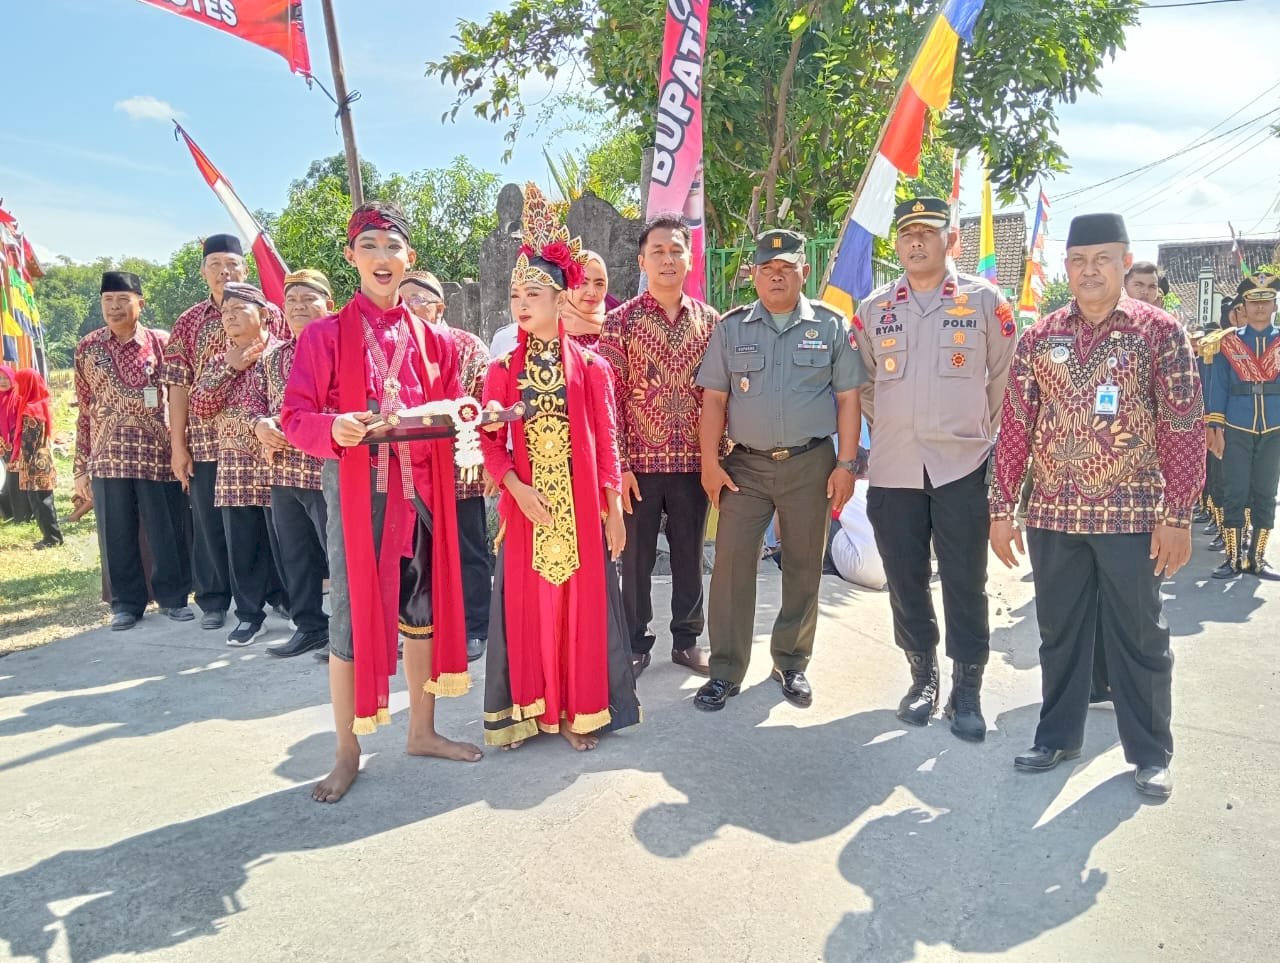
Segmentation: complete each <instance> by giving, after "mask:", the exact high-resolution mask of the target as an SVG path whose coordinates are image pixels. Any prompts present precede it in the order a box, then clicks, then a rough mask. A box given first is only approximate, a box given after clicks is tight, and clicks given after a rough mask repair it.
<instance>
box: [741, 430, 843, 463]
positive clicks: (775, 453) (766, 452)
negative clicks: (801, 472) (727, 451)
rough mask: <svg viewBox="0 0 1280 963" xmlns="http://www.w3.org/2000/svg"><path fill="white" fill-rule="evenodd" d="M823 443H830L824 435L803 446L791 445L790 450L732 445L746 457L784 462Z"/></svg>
mask: <svg viewBox="0 0 1280 963" xmlns="http://www.w3.org/2000/svg"><path fill="white" fill-rule="evenodd" d="M823 442H826V443H827V444H830V443H831V439H829V438H827V437H826V436H825V435H824V436H823V437H821V438H810V439H809V440H808V441H806V442H805V443H804V444H803V445H793V446H792V447H791V448H748V447H747V446H746V445H739V444H738V443H737V442H735V443H734V448H740V449H742V450H743V451H745V452H746V453H747V454H748V455H763V456H764V457H765V458H772V459H773V460H774V461H786V460H787V459H788V458H791V457H792V456H793V455H803V454H804V453H805V452H806V451H813V449H815V448H817V447H818V446H819V445H821V444H822V443H823Z"/></svg>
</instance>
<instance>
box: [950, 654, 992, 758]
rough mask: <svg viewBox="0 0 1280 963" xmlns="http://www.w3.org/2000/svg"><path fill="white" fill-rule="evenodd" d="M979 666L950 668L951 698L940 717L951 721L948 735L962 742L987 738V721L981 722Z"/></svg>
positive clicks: (958, 665) (953, 665) (980, 667)
mask: <svg viewBox="0 0 1280 963" xmlns="http://www.w3.org/2000/svg"><path fill="white" fill-rule="evenodd" d="M983 668H984V667H983V666H980V665H965V664H964V663H963V662H953V663H952V665H951V698H950V699H948V700H947V707H946V708H945V709H944V710H943V714H944V715H945V716H946V717H947V718H948V719H950V720H951V731H952V732H953V733H955V734H956V735H957V736H959V737H960V738H961V739H964V740H965V741H966V742H981V741H982V740H983V739H985V738H987V720H986V719H984V718H982V702H981V700H980V699H979V695H980V694H981V692H982V670H983Z"/></svg>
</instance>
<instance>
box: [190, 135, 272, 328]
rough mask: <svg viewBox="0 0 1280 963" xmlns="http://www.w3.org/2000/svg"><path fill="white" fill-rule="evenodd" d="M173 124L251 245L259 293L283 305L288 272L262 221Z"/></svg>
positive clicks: (201, 173)
mask: <svg viewBox="0 0 1280 963" xmlns="http://www.w3.org/2000/svg"><path fill="white" fill-rule="evenodd" d="M173 126H174V127H177V128H178V133H179V134H181V135H182V139H183V140H184V141H186V142H187V148H188V150H190V151H191V156H192V157H193V158H194V159H195V162H196V167H197V168H199V170H200V176H201V177H203V178H204V181H205V183H206V184H208V185H209V186H210V187H211V188H212V189H213V193H214V194H216V195H218V200H220V201H222V206H223V207H225V208H226V209H227V213H228V214H230V215H231V220H233V221H235V222H236V228H237V229H238V230H239V232H240V233H241V234H243V235H244V236H245V239H246V240H248V242H249V245H250V246H251V247H252V248H253V257H254V260H255V261H257V262H258V279H259V280H260V281H261V282H262V293H263V294H265V295H266V296H267V300H268V301H271V302H272V303H273V304H277V305H283V304H284V276H285V275H286V274H288V273H289V269H288V268H287V267H285V263H284V261H282V260H281V259H280V255H279V253H277V251H276V247H275V245H274V244H272V243H271V238H270V237H268V236H267V232H266V231H264V230H263V229H262V225H261V224H259V223H258V219H257V218H256V217H254V216H253V214H252V213H251V212H250V211H249V208H247V207H245V206H244V201H242V200H240V198H239V197H237V196H236V192H235V191H234V190H233V189H232V187H231V183H230V182H229V181H228V180H227V179H226V178H225V177H223V176H222V173H221V171H219V170H218V168H216V167H214V166H213V162H212V161H211V160H209V158H208V157H206V156H205V153H204V151H202V150H201V149H200V148H199V147H197V146H196V142H195V141H193V140H192V139H191V135H190V134H188V133H187V132H186V131H185V130H183V129H182V125H181V124H179V123H178V122H177V121H174V122H173Z"/></svg>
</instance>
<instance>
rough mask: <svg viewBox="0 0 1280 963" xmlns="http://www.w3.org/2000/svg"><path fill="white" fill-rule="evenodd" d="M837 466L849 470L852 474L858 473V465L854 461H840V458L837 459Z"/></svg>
mask: <svg viewBox="0 0 1280 963" xmlns="http://www.w3.org/2000/svg"><path fill="white" fill-rule="evenodd" d="M836 467H837V468H843V469H844V470H845V471H847V472H849V473H850V474H853V475H856V474H858V467H857V465H856V463H854V462H853V461H840V460H837V461H836Z"/></svg>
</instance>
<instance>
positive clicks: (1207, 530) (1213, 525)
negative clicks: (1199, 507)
mask: <svg viewBox="0 0 1280 963" xmlns="http://www.w3.org/2000/svg"><path fill="white" fill-rule="evenodd" d="M1200 534H1201V535H1217V534H1218V523H1217V522H1216V521H1210V522H1209V524H1208V525H1206V526H1205V527H1204V528H1202V529H1200Z"/></svg>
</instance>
